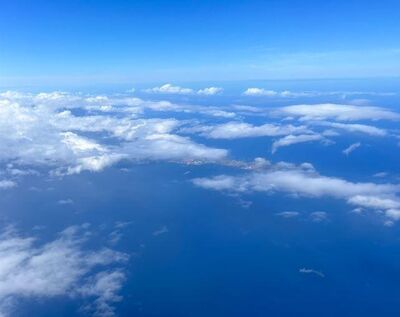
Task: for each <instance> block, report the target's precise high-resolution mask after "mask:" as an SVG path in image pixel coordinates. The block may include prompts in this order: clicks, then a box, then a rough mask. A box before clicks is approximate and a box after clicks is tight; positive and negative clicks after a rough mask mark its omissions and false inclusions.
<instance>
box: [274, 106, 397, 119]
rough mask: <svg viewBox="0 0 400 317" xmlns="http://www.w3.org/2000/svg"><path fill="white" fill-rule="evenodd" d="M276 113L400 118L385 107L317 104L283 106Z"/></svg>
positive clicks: (325, 117) (354, 117)
mask: <svg viewBox="0 0 400 317" xmlns="http://www.w3.org/2000/svg"><path fill="white" fill-rule="evenodd" d="M274 114H275V115H280V116H289V117H297V118H299V119H300V120H303V121H305V120H327V119H333V120H337V121H359V120H399V119H400V115H399V114H398V113H395V112H392V111H390V110H387V109H385V108H380V107H369V106H355V105H340V104H330V103H326V104H315V105H294V106H287V107H281V108H280V109H278V110H276V111H274Z"/></svg>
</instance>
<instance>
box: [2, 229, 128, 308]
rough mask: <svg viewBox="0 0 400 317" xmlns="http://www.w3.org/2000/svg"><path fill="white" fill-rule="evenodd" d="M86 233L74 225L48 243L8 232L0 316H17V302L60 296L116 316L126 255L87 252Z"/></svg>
mask: <svg viewBox="0 0 400 317" xmlns="http://www.w3.org/2000/svg"><path fill="white" fill-rule="evenodd" d="M88 237H89V232H88V228H87V226H86V225H83V226H72V227H68V228H67V229H65V230H64V231H62V232H61V233H60V234H59V235H58V237H57V238H56V239H55V240H53V241H50V242H46V243H38V242H37V241H36V239H35V237H26V236H22V235H21V234H19V233H18V232H17V231H16V230H15V229H13V228H12V227H8V228H7V229H6V230H5V231H4V232H3V233H2V234H1V236H0V268H1V270H0V315H1V316H13V315H15V314H14V312H15V310H16V309H18V299H20V298H29V299H37V298H41V299H47V298H55V297H59V296H65V297H70V298H80V299H81V300H83V301H84V302H86V301H91V302H92V303H91V304H89V305H90V311H91V313H93V314H94V315H97V316H114V308H113V304H114V303H116V302H117V301H119V300H120V299H121V297H120V296H119V295H118V293H119V291H120V289H121V287H122V285H123V282H124V279H125V274H124V272H123V269H122V267H115V265H121V264H123V263H124V262H125V261H126V260H127V255H126V254H123V253H120V252H116V251H113V250H111V249H107V248H101V249H97V250H93V249H87V248H86V247H85V244H86V242H87V239H88Z"/></svg>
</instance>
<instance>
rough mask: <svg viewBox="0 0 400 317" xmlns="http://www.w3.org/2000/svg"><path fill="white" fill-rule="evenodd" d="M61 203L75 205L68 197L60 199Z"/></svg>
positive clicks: (59, 202)
mask: <svg viewBox="0 0 400 317" xmlns="http://www.w3.org/2000/svg"><path fill="white" fill-rule="evenodd" d="M57 203H58V204H59V205H73V204H74V201H73V200H72V199H71V198H66V199H60V200H59V201H57Z"/></svg>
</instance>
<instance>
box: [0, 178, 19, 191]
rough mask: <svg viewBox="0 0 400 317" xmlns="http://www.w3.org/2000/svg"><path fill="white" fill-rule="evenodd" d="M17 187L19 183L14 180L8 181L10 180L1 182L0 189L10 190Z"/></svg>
mask: <svg viewBox="0 0 400 317" xmlns="http://www.w3.org/2000/svg"><path fill="white" fill-rule="evenodd" d="M16 186H17V183H16V182H15V181H13V180H8V179H2V180H0V189H10V188H13V187H16Z"/></svg>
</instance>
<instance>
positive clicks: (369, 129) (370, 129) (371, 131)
mask: <svg viewBox="0 0 400 317" xmlns="http://www.w3.org/2000/svg"><path fill="white" fill-rule="evenodd" d="M316 124H318V125H323V126H328V127H331V128H335V129H342V130H346V131H348V132H359V133H365V134H368V135H372V136H385V135H387V131H386V130H384V129H381V128H377V127H374V126H371V125H366V124H357V123H339V122H325V121H322V122H316Z"/></svg>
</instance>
